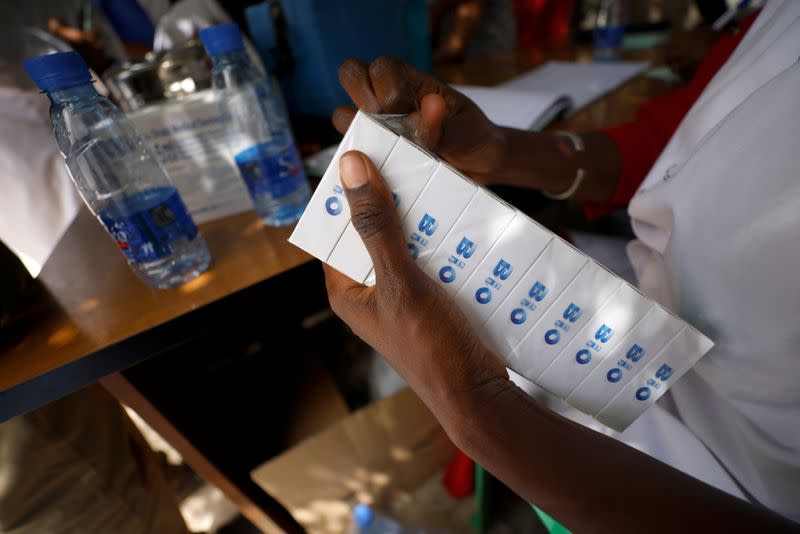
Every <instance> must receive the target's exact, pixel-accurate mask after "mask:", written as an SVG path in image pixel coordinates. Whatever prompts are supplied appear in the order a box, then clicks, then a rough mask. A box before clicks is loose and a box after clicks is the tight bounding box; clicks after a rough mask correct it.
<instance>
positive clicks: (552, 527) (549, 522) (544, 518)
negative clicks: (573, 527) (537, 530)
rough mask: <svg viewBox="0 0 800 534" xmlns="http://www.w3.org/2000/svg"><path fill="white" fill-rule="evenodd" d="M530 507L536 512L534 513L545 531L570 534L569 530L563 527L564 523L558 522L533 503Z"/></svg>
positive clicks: (551, 533)
mask: <svg viewBox="0 0 800 534" xmlns="http://www.w3.org/2000/svg"><path fill="white" fill-rule="evenodd" d="M531 507H532V508H533V511H534V512H536V515H538V516H539V520H540V521H541V522H542V524H543V525H544V527H545V528H546V529H547V532H549V533H550V534H571V532H570V531H569V530H568V529H567V527H565V526H564V525H562V524H561V523H559V522H558V521H556V520H555V519H553V518H552V517H550V516H549V515H547V514H546V513H544V512H542V511H541V510H539V509H538V508H537V507H536V506H535V505H533V504H532V505H531Z"/></svg>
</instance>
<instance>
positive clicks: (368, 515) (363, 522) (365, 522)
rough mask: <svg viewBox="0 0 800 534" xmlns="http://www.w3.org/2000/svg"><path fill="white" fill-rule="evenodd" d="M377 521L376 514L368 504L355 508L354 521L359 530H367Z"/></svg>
mask: <svg viewBox="0 0 800 534" xmlns="http://www.w3.org/2000/svg"><path fill="white" fill-rule="evenodd" d="M373 519H375V512H373V511H372V508H370V507H369V506H367V505H366V504H357V505H355V507H353V521H355V522H356V525H357V526H358V527H359V528H367V527H368V526H370V524H372V520H373Z"/></svg>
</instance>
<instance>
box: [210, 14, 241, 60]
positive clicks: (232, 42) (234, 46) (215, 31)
mask: <svg viewBox="0 0 800 534" xmlns="http://www.w3.org/2000/svg"><path fill="white" fill-rule="evenodd" d="M200 40H201V41H203V46H205V47H206V52H208V55H209V56H213V55H216V54H223V53H225V52H230V51H232V50H242V49H243V48H244V42H243V41H242V33H241V32H240V31H239V26H237V25H236V24H234V23H232V22H231V23H229V24H218V25H216V26H210V27H208V28H204V29H202V30H200Z"/></svg>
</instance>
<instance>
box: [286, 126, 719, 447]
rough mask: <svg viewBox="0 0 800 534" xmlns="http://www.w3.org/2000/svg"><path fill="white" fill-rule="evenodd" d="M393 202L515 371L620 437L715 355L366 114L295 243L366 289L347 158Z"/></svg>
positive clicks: (417, 243) (437, 272)
mask: <svg viewBox="0 0 800 534" xmlns="http://www.w3.org/2000/svg"><path fill="white" fill-rule="evenodd" d="M348 150H360V151H361V152H363V153H365V154H366V155H367V156H369V157H370V159H372V161H373V162H374V163H375V165H376V166H377V167H378V168H379V169H380V170H381V173H382V175H383V177H384V178H385V180H386V182H387V183H388V184H389V187H390V188H391V189H392V191H393V193H394V195H395V202H396V205H397V210H398V211H399V213H400V218H401V220H402V221H403V229H404V233H405V235H406V239H407V244H408V248H409V251H410V253H411V255H412V257H414V258H415V259H416V261H417V263H418V264H419V266H420V267H421V268H422V269H423V271H425V272H426V273H427V274H428V276H430V277H431V278H432V279H433V280H435V281H437V282H438V283H440V284H441V285H442V287H443V288H444V289H445V290H446V291H447V292H448V293H449V294H450V295H451V296H452V297H453V299H454V300H455V301H456V303H457V304H458V305H459V306H460V307H461V309H462V310H463V312H464V313H465V315H466V316H467V318H468V320H469V321H470V322H471V323H472V325H473V326H474V327H475V328H476V329H477V330H478V331H479V332H480V334H481V336H482V337H483V339H484V341H485V342H486V343H487V344H488V345H489V346H490V347H492V348H493V349H494V350H496V351H497V352H498V353H499V354H500V355H501V356H502V357H503V358H504V359H505V361H506V364H507V365H508V367H509V368H511V369H513V370H514V371H516V372H517V373H519V374H521V375H523V376H525V377H526V378H528V379H529V380H531V381H532V382H534V383H536V384H538V385H539V386H541V387H542V388H544V389H546V390H547V391H549V392H551V393H552V394H554V395H556V396H558V397H559V398H561V399H565V400H566V401H567V402H568V403H569V404H571V405H572V406H575V407H576V408H578V409H580V410H581V411H583V412H585V413H587V414H589V415H592V416H594V417H595V418H596V419H597V420H599V421H600V422H602V423H604V424H606V425H608V426H609V427H611V428H613V429H616V430H619V431H622V430H624V429H625V428H626V427H627V426H628V425H629V424H631V423H632V422H633V421H634V420H635V419H636V418H637V417H639V415H641V414H642V413H643V412H644V411H645V410H646V409H647V408H648V407H649V406H650V405H652V404H653V403H654V402H655V401H656V400H658V398H659V397H660V396H661V395H663V394H664V392H665V391H666V390H667V389H668V388H669V387H670V385H672V384H673V383H674V382H675V381H677V380H678V379H679V378H680V377H681V375H683V374H684V373H685V372H686V371H687V370H689V369H690V368H691V367H692V366H693V365H694V364H695V363H696V362H697V360H698V359H699V358H700V357H701V356H703V355H704V354H705V353H706V352H708V351H709V350H710V349H711V347H712V346H713V343H712V342H711V340H709V339H708V338H707V337H706V336H704V335H703V334H701V333H700V332H698V331H697V330H695V329H694V328H692V327H691V326H690V325H688V324H687V323H686V322H684V321H683V320H681V319H679V318H678V317H676V316H674V315H673V314H671V313H670V312H668V311H667V310H665V309H664V308H662V307H661V306H660V305H659V304H657V303H655V302H653V301H652V300H650V299H648V298H646V297H644V296H643V295H642V294H640V293H639V292H638V291H637V290H636V289H634V288H633V287H632V286H630V285H629V284H628V283H626V282H625V281H623V280H621V279H620V278H618V277H617V276H615V275H614V274H612V273H611V272H609V271H608V270H606V269H605V268H604V267H603V266H601V265H600V264H598V263H596V262H594V261H593V260H591V259H590V258H588V257H587V256H585V255H583V254H582V253H581V252H579V251H578V250H576V249H575V248H573V247H572V246H571V245H569V244H568V243H566V242H565V241H563V240H562V239H560V238H559V237H558V236H555V235H554V234H552V233H551V232H549V231H548V230H546V229H544V228H543V227H541V226H539V225H538V224H537V223H536V222H534V221H533V220H531V219H530V218H528V217H527V216H526V215H524V214H523V213H521V212H519V211H517V210H516V209H514V208H513V207H512V206H510V205H508V204H506V203H505V202H503V201H502V200H500V199H498V198H497V197H495V196H494V195H493V194H492V193H490V192H489V191H487V190H485V189H483V188H481V187H479V186H478V185H476V184H475V183H473V182H472V181H471V180H469V179H468V178H466V177H464V176H463V175H461V174H460V173H458V172H457V171H455V170H454V169H452V168H451V167H449V166H448V165H447V164H445V163H443V162H441V161H439V160H437V159H436V158H435V156H433V155H431V154H429V153H428V152H426V151H424V150H422V149H420V148H419V147H417V146H416V145H414V144H413V143H412V142H410V141H408V140H407V139H405V138H403V137H400V136H398V135H397V134H395V133H394V132H392V131H391V130H389V129H388V128H386V127H385V126H384V125H382V124H381V123H380V122H379V121H378V120H376V119H374V118H372V117H370V116H369V115H367V114H364V113H361V112H359V113H358V115H357V116H356V118H355V119H354V120H353V123H352V125H351V126H350V129H349V130H348V132H347V134H346V135H345V137H344V139H343V140H342V143H341V145H340V146H339V149H338V151H337V152H336V155H335V156H334V158H333V161H332V162H331V165H330V166H329V167H328V169H327V171H326V172H325V174H324V176H323V177H322V181H321V182H320V184H319V187H317V190H316V191H315V192H314V195H313V197H312V198H311V201H310V202H309V204H308V207H307V208H306V211H305V213H304V214H303V217H302V218H301V219H300V222H299V223H298V224H297V227H296V228H295V230H294V233H293V234H292V236H291V237H290V238H289V241H290V242H291V243H293V244H295V245H296V246H298V247H300V248H302V249H303V250H305V251H307V252H309V253H310V254H312V255H313V256H315V257H317V258H319V259H320V260H322V261H324V262H326V263H328V264H330V265H331V266H333V267H335V268H336V269H338V270H339V271H341V272H342V273H344V274H346V275H347V276H349V277H350V278H352V279H353V280H356V281H357V282H361V283H365V284H367V285H372V284H374V275H373V273H372V263H371V261H370V258H369V255H368V254H367V251H366V249H365V248H364V244H363V243H362V242H361V239H360V237H359V236H358V233H357V232H356V231H355V229H354V228H353V225H352V224H351V222H350V210H349V208H348V204H347V199H346V198H345V194H344V190H343V189H342V184H341V182H340V180H339V157H340V156H341V155H342V154H343V153H345V152H347V151H348Z"/></svg>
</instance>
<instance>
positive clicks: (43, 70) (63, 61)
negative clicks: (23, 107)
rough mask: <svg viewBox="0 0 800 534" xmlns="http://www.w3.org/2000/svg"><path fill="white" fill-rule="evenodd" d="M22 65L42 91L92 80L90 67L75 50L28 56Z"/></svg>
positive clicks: (63, 87)
mask: <svg viewBox="0 0 800 534" xmlns="http://www.w3.org/2000/svg"><path fill="white" fill-rule="evenodd" d="M22 65H23V66H24V67H25V70H26V71H27V72H28V76H30V77H31V80H33V83H35V84H36V87H38V88H39V89H41V90H42V91H54V90H57V89H66V88H67V87H74V86H76V85H81V84H84V83H88V82H91V81H92V75H91V74H90V73H89V67H88V66H87V65H86V62H85V61H84V60H83V58H82V57H81V55H80V54H78V53H77V52H74V51H71V52H56V53H55V54H47V55H44V56H36V57H32V58H28V59H26V60H25V61H23V62H22Z"/></svg>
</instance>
